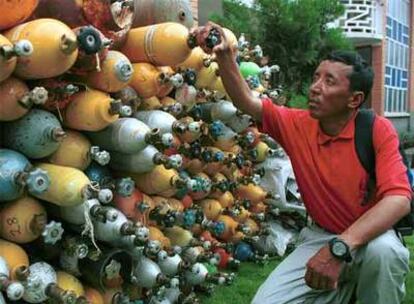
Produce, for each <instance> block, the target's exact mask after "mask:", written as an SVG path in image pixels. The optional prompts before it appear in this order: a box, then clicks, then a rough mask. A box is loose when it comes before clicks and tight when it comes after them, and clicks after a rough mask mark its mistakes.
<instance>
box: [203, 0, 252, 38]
mask: <svg viewBox="0 0 414 304" xmlns="http://www.w3.org/2000/svg"><path fill="white" fill-rule="evenodd" d="M223 12H224V15H223V16H219V15H217V14H215V13H213V14H211V15H210V16H209V20H211V21H213V22H215V23H218V24H220V25H222V26H224V27H227V28H229V29H231V30H232V31H233V32H234V33H235V34H236V36H237V37H239V36H240V34H241V33H244V34H245V35H246V38H247V39H249V40H250V41H258V31H257V29H258V28H259V27H260V24H259V22H258V20H256V12H255V11H254V10H252V9H251V8H249V7H247V6H246V5H245V4H243V3H242V2H241V1H240V0H224V1H223Z"/></svg>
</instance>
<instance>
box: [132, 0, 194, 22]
mask: <svg viewBox="0 0 414 304" xmlns="http://www.w3.org/2000/svg"><path fill="white" fill-rule="evenodd" d="M134 6H135V11H134V21H133V22H132V27H141V26H146V25H151V24H158V23H163V22H177V23H181V24H182V25H184V26H185V27H187V28H191V27H192V26H193V23H194V20H193V15H192V13H191V6H190V3H189V1H188V0H161V1H160V0H158V1H152V0H139V1H137V0H136V1H134Z"/></svg>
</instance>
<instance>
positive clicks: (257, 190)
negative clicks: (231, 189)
mask: <svg viewBox="0 0 414 304" xmlns="http://www.w3.org/2000/svg"><path fill="white" fill-rule="evenodd" d="M236 195H237V197H238V198H240V199H248V200H250V202H251V203H252V204H253V205H256V204H258V203H260V202H262V201H264V200H265V199H266V198H267V197H268V193H267V192H266V191H264V190H263V188H262V187H260V186H257V185H255V184H253V183H249V184H247V185H239V186H238V187H237V189H236Z"/></svg>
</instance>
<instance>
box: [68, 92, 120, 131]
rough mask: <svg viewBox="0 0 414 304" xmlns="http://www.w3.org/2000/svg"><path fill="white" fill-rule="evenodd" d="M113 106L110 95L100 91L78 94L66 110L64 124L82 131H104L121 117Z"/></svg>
mask: <svg viewBox="0 0 414 304" xmlns="http://www.w3.org/2000/svg"><path fill="white" fill-rule="evenodd" d="M113 104H114V100H113V99H111V97H110V96H109V95H108V94H106V93H104V92H101V91H98V90H92V89H91V90H87V91H84V92H80V93H77V94H75V95H74V96H73V100H72V102H71V103H70V104H69V105H68V106H67V107H66V109H65V112H64V120H63V124H64V125H65V126H67V127H69V128H72V129H75V130H81V131H99V130H102V129H104V128H106V127H107V126H108V125H109V124H111V123H112V122H114V121H115V120H117V119H118V117H119V115H118V113H117V111H115V110H113V108H112V106H113Z"/></svg>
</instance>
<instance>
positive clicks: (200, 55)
mask: <svg viewBox="0 0 414 304" xmlns="http://www.w3.org/2000/svg"><path fill="white" fill-rule="evenodd" d="M210 64H211V56H210V55H208V54H206V53H205V52H204V51H203V49H202V48H201V47H199V46H197V47H195V48H193V49H192V50H191V53H190V56H188V57H187V59H186V60H184V61H183V62H181V63H180V64H178V65H177V66H176V69H182V70H184V69H194V70H195V71H197V72H198V71H199V70H201V69H202V68H203V67H208V66H209V65H210Z"/></svg>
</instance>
